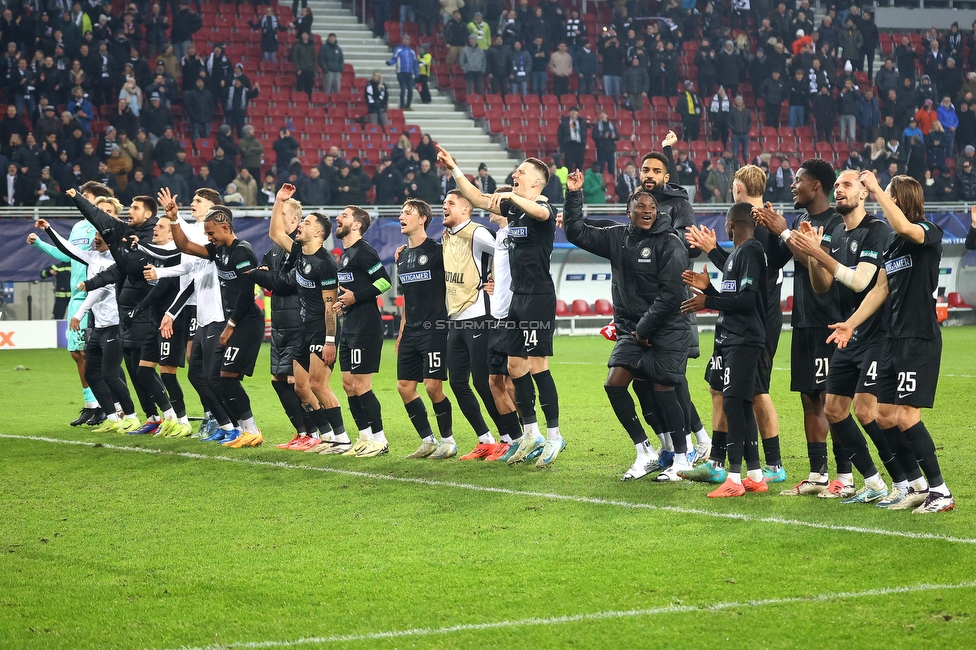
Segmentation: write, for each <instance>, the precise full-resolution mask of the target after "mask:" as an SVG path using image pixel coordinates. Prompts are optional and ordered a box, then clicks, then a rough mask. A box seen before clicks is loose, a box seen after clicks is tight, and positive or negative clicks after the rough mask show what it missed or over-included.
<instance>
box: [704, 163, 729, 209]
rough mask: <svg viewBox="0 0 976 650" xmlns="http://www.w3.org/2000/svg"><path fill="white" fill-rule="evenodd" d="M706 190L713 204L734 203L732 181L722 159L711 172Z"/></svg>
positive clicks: (706, 182) (706, 183)
mask: <svg viewBox="0 0 976 650" xmlns="http://www.w3.org/2000/svg"><path fill="white" fill-rule="evenodd" d="M705 188H706V189H707V190H708V193H707V196H709V197H710V198H711V201H710V202H711V203H731V202H732V179H731V177H730V176H729V173H728V171H726V169H725V162H724V161H723V160H722V159H721V158H719V159H718V160H717V161H716V162H715V166H714V167H713V168H712V170H711V171H710V172H709V174H708V180H707V181H705Z"/></svg>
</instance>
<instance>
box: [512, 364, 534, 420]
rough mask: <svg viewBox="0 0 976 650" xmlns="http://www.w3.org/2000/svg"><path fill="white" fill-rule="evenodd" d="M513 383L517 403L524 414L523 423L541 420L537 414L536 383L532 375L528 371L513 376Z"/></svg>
mask: <svg viewBox="0 0 976 650" xmlns="http://www.w3.org/2000/svg"><path fill="white" fill-rule="evenodd" d="M512 384H514V385H515V405H516V406H518V410H519V412H520V413H521V414H522V424H535V423H536V422H538V421H539V420H538V418H536V415H535V384H533V383H532V375H530V374H528V373H526V374H524V375H522V376H521V377H517V378H512Z"/></svg>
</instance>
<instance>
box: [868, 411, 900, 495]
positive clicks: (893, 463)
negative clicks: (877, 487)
mask: <svg viewBox="0 0 976 650" xmlns="http://www.w3.org/2000/svg"><path fill="white" fill-rule="evenodd" d="M864 432H865V433H866V434H868V437H869V438H871V442H873V443H874V447H875V449H877V450H878V457H879V458H880V459H881V464H882V465H884V466H885V469H886V470H888V476H890V477H891V480H892V481H893V482H895V483H900V482H902V481H904V480H905V471H904V470H903V469H902V468H901V464H900V463H899V462H898V459H896V458H895V452H893V451H892V450H891V445H890V444H889V443H888V437H887V436H886V435H885V434H884V432H883V431H882V430H881V427H880V426H878V421H877V420H871V421H870V422H868V423H867V424H865V425H864Z"/></svg>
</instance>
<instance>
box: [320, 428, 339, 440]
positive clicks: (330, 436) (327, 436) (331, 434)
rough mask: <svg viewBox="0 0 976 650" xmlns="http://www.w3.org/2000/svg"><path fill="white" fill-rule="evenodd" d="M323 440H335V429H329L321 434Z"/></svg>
mask: <svg viewBox="0 0 976 650" xmlns="http://www.w3.org/2000/svg"><path fill="white" fill-rule="evenodd" d="M321 438H322V441H323V442H335V439H336V437H335V431H333V430H332V429H329V430H328V432H326V434H325V435H324V436H321Z"/></svg>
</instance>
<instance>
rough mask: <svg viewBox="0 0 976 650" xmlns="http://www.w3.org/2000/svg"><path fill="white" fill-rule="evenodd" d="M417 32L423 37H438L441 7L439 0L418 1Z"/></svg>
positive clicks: (416, 9) (416, 8) (416, 10)
mask: <svg viewBox="0 0 976 650" xmlns="http://www.w3.org/2000/svg"><path fill="white" fill-rule="evenodd" d="M414 11H415V12H416V14H417V31H418V32H419V33H420V35H421V36H436V34H437V26H438V25H439V24H440V13H441V6H440V2H438V0H416V7H415V9H414Z"/></svg>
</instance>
